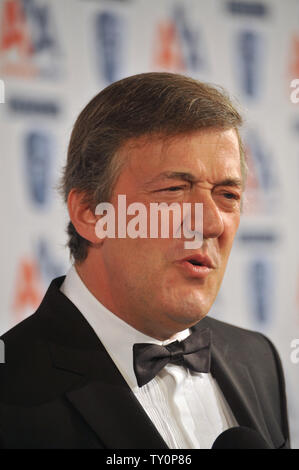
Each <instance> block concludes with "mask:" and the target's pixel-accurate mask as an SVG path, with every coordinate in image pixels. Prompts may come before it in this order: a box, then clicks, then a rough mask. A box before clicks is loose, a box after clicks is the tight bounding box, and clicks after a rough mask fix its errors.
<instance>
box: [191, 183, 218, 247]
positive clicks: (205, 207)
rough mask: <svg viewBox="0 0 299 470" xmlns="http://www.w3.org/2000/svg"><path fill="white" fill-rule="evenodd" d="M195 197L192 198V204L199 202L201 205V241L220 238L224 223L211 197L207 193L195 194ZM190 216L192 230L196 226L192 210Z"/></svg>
mask: <svg viewBox="0 0 299 470" xmlns="http://www.w3.org/2000/svg"><path fill="white" fill-rule="evenodd" d="M194 196H195V195H194ZM196 196H197V197H196ZM196 196H195V197H194V198H192V203H195V202H197V203H198V202H200V203H201V204H202V207H201V212H202V237H203V240H205V239H208V238H218V237H220V236H221V235H222V233H223V230H224V222H223V217H222V212H221V210H220V209H219V207H218V206H217V204H216V202H215V200H214V199H213V195H212V194H211V193H210V192H208V191H201V194H200V195H199V194H197V195H196ZM191 214H192V216H191V226H192V230H193V229H194V228H195V226H196V224H195V219H194V216H195V213H194V210H192V211H191Z"/></svg>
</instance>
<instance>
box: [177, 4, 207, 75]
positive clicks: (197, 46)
mask: <svg viewBox="0 0 299 470" xmlns="http://www.w3.org/2000/svg"><path fill="white" fill-rule="evenodd" d="M173 17H174V22H175V24H176V27H177V30H178V33H179V36H180V38H181V46H182V49H183V57H184V62H185V68H186V69H187V70H192V71H194V72H196V71H198V70H201V69H202V68H203V67H204V66H205V65H206V64H205V60H204V57H203V54H202V47H201V46H202V44H201V37H200V31H199V29H198V28H191V25H190V24H189V22H188V21H187V18H186V13H185V10H184V8H183V6H182V5H176V7H175V8H174V12H173Z"/></svg>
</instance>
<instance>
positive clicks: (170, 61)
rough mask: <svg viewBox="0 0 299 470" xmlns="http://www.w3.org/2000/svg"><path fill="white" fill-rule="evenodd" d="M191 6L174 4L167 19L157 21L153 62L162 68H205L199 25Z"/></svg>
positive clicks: (204, 52)
mask: <svg viewBox="0 0 299 470" xmlns="http://www.w3.org/2000/svg"><path fill="white" fill-rule="evenodd" d="M191 11H192V10H191V9H190V10H188V9H186V8H185V7H184V6H183V5H182V4H177V5H176V6H175V7H174V8H172V9H171V12H170V18H169V19H163V20H161V21H159V23H158V24H157V27H156V32H155V43H154V55H153V62H154V63H153V65H154V67H155V68H158V69H162V70H171V71H177V72H180V71H181V72H184V71H190V72H191V73H197V72H200V71H203V70H204V69H205V68H206V67H207V63H206V62H207V61H206V48H205V46H204V43H203V39H202V34H201V31H200V26H199V25H198V23H197V22H195V21H194V19H193V18H192V16H191Z"/></svg>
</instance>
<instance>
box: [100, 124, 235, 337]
mask: <svg viewBox="0 0 299 470" xmlns="http://www.w3.org/2000/svg"><path fill="white" fill-rule="evenodd" d="M120 158H125V159H126V163H125V165H124V168H123V170H122V172H121V174H120V176H119V178H118V180H117V183H116V186H115V189H114V193H113V197H112V200H111V202H112V203H113V205H114V207H115V208H117V201H118V195H121V194H125V195H126V198H127V205H129V204H131V203H133V202H141V203H143V204H144V205H145V206H146V207H147V209H148V213H149V207H150V203H151V202H157V203H160V202H166V203H168V204H171V203H172V202H178V203H180V204H182V203H183V202H189V203H195V202H200V203H202V204H203V244H202V246H201V247H200V248H194V249H190V248H189V249H185V248H184V242H185V241H186V239H184V238H174V237H171V238H168V239H164V238H136V239H133V238H129V237H127V238H115V239H113V238H106V239H105V240H104V242H103V245H102V246H101V249H100V256H101V257H102V266H103V267H104V269H103V270H102V271H103V272H102V274H101V275H102V278H103V282H104V284H105V285H106V286H109V289H110V292H111V299H112V302H113V304H111V302H109V308H110V309H111V310H112V311H113V312H114V313H115V314H117V315H118V316H120V317H121V318H123V319H124V320H125V321H127V322H128V323H130V324H131V325H132V326H134V327H135V328H136V329H139V330H140V331H142V332H144V333H146V334H148V335H150V336H152V337H156V338H159V339H165V338H168V337H170V336H172V335H173V334H174V333H175V332H177V331H180V330H183V329H185V328H188V327H191V326H192V325H194V324H195V323H197V322H198V321H199V320H201V319H202V318H203V317H204V316H205V315H206V314H207V313H208V311H209V310H210V308H211V306H212V304H213V302H214V300H215V298H216V295H217V293H218V290H219V287H220V284H221V281H222V278H223V275H224V271H225V267H226V264H227V260H228V257H229V253H230V250H231V247H232V243H233V240H234V237H235V234H236V231H237V228H238V225H239V221H240V199H241V194H242V184H241V170H240V150H239V144H238V138H237V135H236V132H235V130H234V129H230V130H226V131H223V130H215V129H209V130H204V131H198V132H193V133H190V134H188V135H183V136H180V135H179V136H175V137H172V138H164V139H158V138H154V137H147V138H145V137H142V138H139V139H134V140H131V141H129V142H128V143H127V144H126V145H125V146H124V147H123V148H122V150H121V155H120ZM116 213H117V211H116ZM194 257H195V259H194ZM186 258H188V259H189V261H186ZM198 262H199V263H202V264H203V266H197V267H196V266H195V265H194V264H195V263H198Z"/></svg>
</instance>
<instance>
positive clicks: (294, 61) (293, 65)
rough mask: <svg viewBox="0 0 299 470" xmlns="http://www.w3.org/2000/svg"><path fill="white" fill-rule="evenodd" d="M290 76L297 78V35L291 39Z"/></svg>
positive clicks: (298, 55) (298, 53) (298, 41)
mask: <svg viewBox="0 0 299 470" xmlns="http://www.w3.org/2000/svg"><path fill="white" fill-rule="evenodd" d="M290 76H291V78H297V77H299V36H297V35H294V36H293V37H292V46H291V62H290Z"/></svg>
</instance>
